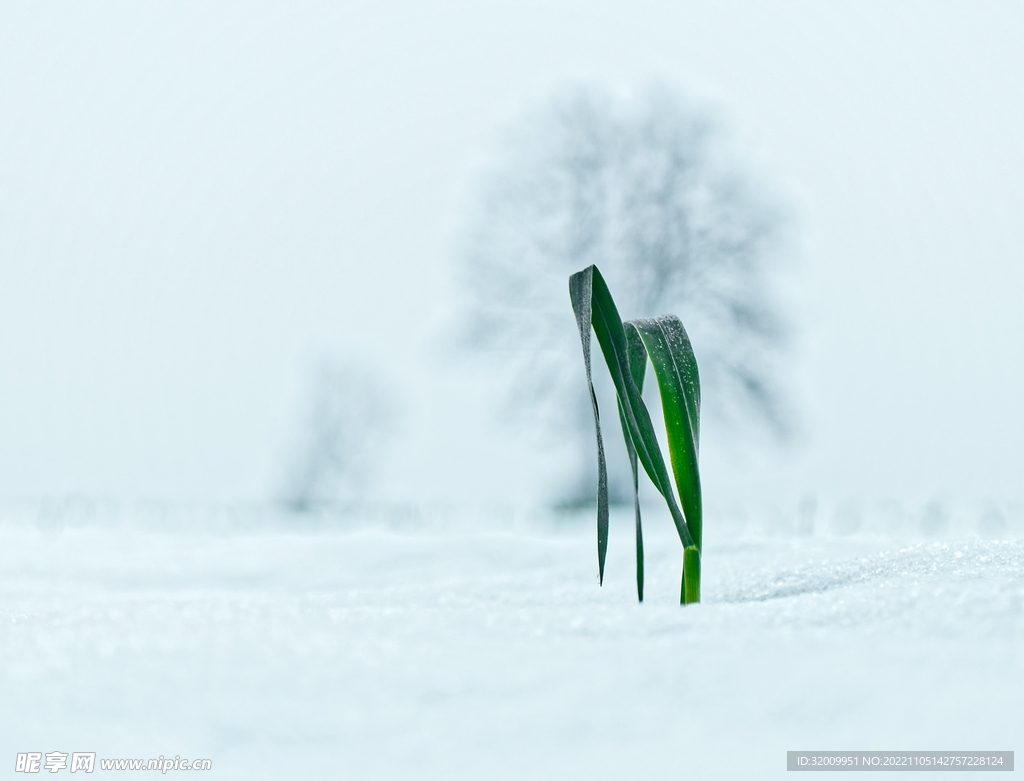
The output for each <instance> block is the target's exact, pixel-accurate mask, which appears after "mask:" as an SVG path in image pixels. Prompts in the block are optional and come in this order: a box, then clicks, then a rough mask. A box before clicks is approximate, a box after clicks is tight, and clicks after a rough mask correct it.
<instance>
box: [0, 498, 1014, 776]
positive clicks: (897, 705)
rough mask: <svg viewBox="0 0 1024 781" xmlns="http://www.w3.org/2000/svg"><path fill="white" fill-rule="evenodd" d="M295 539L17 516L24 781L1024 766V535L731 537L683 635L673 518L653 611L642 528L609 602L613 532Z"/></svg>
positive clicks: (314, 531)
mask: <svg viewBox="0 0 1024 781" xmlns="http://www.w3.org/2000/svg"><path fill="white" fill-rule="evenodd" d="M222 520H223V519H222ZM236 520H237V519H236ZM284 524H285V521H283V520H280V521H277V522H273V523H270V522H267V523H263V522H259V523H257V522H255V521H253V522H251V523H249V522H247V521H246V518H245V517H244V513H243V514H242V516H241V520H238V522H237V523H225V522H220V523H205V522H204V521H203V519H202V518H198V519H195V518H193V519H192V522H190V523H184V522H182V521H181V519H180V518H178V519H175V518H173V517H172V518H170V519H165V520H164V521H163V522H161V523H142V522H140V521H138V520H137V519H136V520H135V521H133V519H132V518H128V519H127V520H126V519H123V518H122V519H120V520H115V521H110V522H108V523H103V522H98V521H95V520H91V521H89V522H88V523H81V524H77V525H75V524H71V525H66V524H64V523H62V522H57V523H54V522H52V521H49V520H47V519H46V516H45V514H44V516H43V518H42V520H31V519H29V520H25V518H22V517H21V516H18V514H17V513H8V516H7V517H6V519H5V520H4V521H3V523H0V573H2V576H0V659H2V669H0V744H2V746H0V755H2V757H0V761H2V762H3V763H9V765H8V767H9V768H10V769H11V770H13V763H14V758H15V757H14V755H15V753H16V752H24V751H43V752H47V751H52V750H60V751H66V752H71V751H96V752H97V754H98V756H99V757H101V758H102V757H139V758H144V757H145V758H148V757H156V756H159V755H161V754H162V755H165V756H173V755H175V754H178V755H181V756H184V757H189V758H196V757H200V758H210V759H212V760H213V770H212V771H211V772H208V773H205V774H204V776H205V777H208V778H231V779H235V778H237V779H263V778H266V779H300V778H302V779H333V778H338V779H349V778H351V779H432V778H438V779H452V778H456V779H459V778H466V779H576V778H580V779H635V778H692V779H708V778H729V779H733V778H735V779H741V778H742V779H759V778H781V777H783V776H784V774H785V764H786V753H785V752H786V751H787V750H789V749H806V750H810V749H831V750H836V749H856V750H912V749H913V750H940V749H942V750H947V749H955V750H1018V751H1019V750H1020V749H1021V748H1024V746H1022V745H1021V736H1022V735H1024V710H1022V705H1024V704H1022V697H1024V650H1022V649H1024V541H1021V540H1020V539H1012V538H1013V537H1015V536H1019V535H1016V533H1015V532H1014V530H1013V529H1010V530H1008V531H1007V530H1006V529H1003V530H1002V531H1003V534H1002V536H1003V537H1007V538H1008V539H985V538H982V537H981V536H979V535H978V534H977V533H974V532H973V531H964V530H963V529H957V528H953V529H949V528H947V529H946V533H947V534H948V535H950V536H947V537H944V538H934V537H929V536H927V535H925V534H924V533H923V532H922V531H921V530H920V529H918V530H916V531H911V532H907V531H906V530H904V533H902V534H901V535H898V536H897V535H888V536H886V535H880V534H867V533H860V534H856V535H848V536H843V537H840V536H834V535H828V534H821V533H818V534H809V535H806V536H800V535H798V534H795V533H771V529H770V528H768V531H765V528H760V529H758V530H756V531H751V530H750V529H749V528H748V529H746V530H741V531H739V532H735V531H734V532H733V533H730V534H725V533H721V534H717V535H716V533H715V531H714V529H713V528H712V527H709V532H708V539H707V543H706V550H705V556H704V602H703V604H701V605H699V606H690V607H686V608H681V607H680V606H679V605H678V604H676V602H677V599H678V581H679V559H680V550H679V545H678V541H676V540H675V539H674V538H673V536H672V535H673V534H674V532H672V530H671V528H670V525H669V524H668V522H667V521H666V520H665V519H664V518H659V517H652V518H649V519H648V520H647V532H648V534H647V540H648V546H647V547H648V567H647V569H648V573H647V594H646V601H645V603H644V604H643V605H638V604H637V603H636V598H635V594H634V574H633V563H632V556H633V551H632V544H631V534H632V530H631V528H630V526H631V518H630V517H628V515H621V516H617V517H616V518H614V519H613V528H612V538H611V543H610V551H609V561H608V576H607V579H606V583H605V586H604V587H603V588H599V587H598V585H597V583H596V561H595V558H596V557H595V543H594V533H593V529H592V520H591V519H589V516H588V517H587V518H586V519H585V520H581V519H568V520H566V521H564V522H562V523H555V522H552V521H549V522H545V523H541V522H522V521H514V520H513V521H509V523H508V524H507V525H508V526H509V528H510V529H511V531H504V532H503V531H498V530H496V529H495V527H494V526H493V525H481V526H480V527H479V529H477V530H474V528H473V527H472V526H471V525H467V524H465V523H464V524H461V525H458V524H455V525H452V526H450V527H443V526H437V525H431V524H429V523H427V524H417V523H415V522H410V523H408V524H405V525H404V526H403V525H401V524H399V525H398V526H397V527H395V525H394V524H392V525H391V527H388V526H387V525H384V526H381V525H380V524H377V525H376V526H374V525H373V524H370V523H368V522H367V523H364V524H362V525H361V526H359V527H358V528H354V529H348V530H344V529H338V528H336V527H332V526H331V525H330V524H321V525H319V526H316V525H312V526H308V527H300V528H297V529H296V528H291V529H289V528H287V527H286V526H285V525H284ZM171 529H174V530H175V531H170V530H171ZM96 772H97V774H99V775H107V774H109V771H108V773H104V772H102V771H100V770H99V769H98V768H97V770H96ZM10 775H11V777H20V774H17V775H16V774H14V773H13V772H11V773H10ZM171 775H174V773H171Z"/></svg>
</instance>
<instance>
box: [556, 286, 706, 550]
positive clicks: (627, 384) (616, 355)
mask: <svg viewBox="0 0 1024 781" xmlns="http://www.w3.org/2000/svg"><path fill="white" fill-rule="evenodd" d="M588 291H589V293H590V295H589V297H588V296H587V295H586V293H587V292H588ZM569 295H570V298H571V299H572V304H573V310H574V311H575V313H576V324H577V326H578V327H579V329H580V338H581V340H582V341H583V345H584V356H585V360H586V362H587V376H588V379H589V378H590V376H591V373H590V360H589V356H590V338H589V330H588V329H587V328H586V325H585V324H586V321H587V318H586V315H590V324H591V325H592V326H593V328H594V333H595V334H596V335H597V341H598V344H600V345H601V352H602V353H603V354H604V358H605V363H606V364H607V365H608V371H609V373H610V374H611V376H612V382H613V383H614V384H615V392H616V395H617V396H618V402H619V408H620V410H621V413H622V418H621V420H622V421H623V422H625V424H626V426H625V428H626V430H627V431H628V432H629V438H630V439H631V440H632V444H633V447H634V448H635V450H636V455H637V458H638V459H639V460H640V463H641V464H643V467H644V471H646V472H647V475H648V477H650V478H651V482H653V483H654V486H655V487H656V488H657V489H658V491H659V492H660V493H661V495H662V496H663V497H664V498H665V502H666V503H667V504H668V508H669V511H670V512H671V514H672V520H673V522H674V523H675V525H676V531H677V532H678V533H679V538H680V539H681V540H682V542H683V547H684V548H685V547H689V546H692V545H694V541H693V538H692V536H691V534H690V531H689V529H688V528H687V525H686V521H685V520H684V518H683V514H682V512H681V511H680V509H679V505H678V504H677V503H676V500H675V494H674V493H673V491H672V484H671V482H670V478H669V474H668V468H667V467H666V465H665V459H664V457H663V456H662V454H661V448H660V447H659V446H658V438H657V436H656V435H655V433H654V425H653V424H652V422H651V415H650V413H649V412H648V411H647V406H646V405H645V404H644V402H643V399H642V398H641V397H640V391H639V389H638V388H637V386H636V383H635V382H634V381H633V376H632V372H631V369H630V359H629V351H628V347H627V341H626V331H625V329H624V328H623V325H622V319H621V318H620V317H619V312H618V309H617V308H616V307H615V301H614V300H613V299H612V295H611V292H610V291H609V290H608V285H607V284H606V283H605V281H604V278H603V277H602V276H601V272H600V271H598V270H597V267H595V266H588V267H587V268H585V269H584V270H583V271H580V272H577V273H576V274H573V275H572V276H571V277H570V278H569ZM588 302H589V306H587V303H588ZM584 334H586V335H584ZM593 387H594V386H593V382H592V381H591V383H590V388H591V398H592V400H594V410H595V413H596V410H597V402H596V398H595V397H594V395H593ZM595 418H596V414H595ZM599 441H600V440H599ZM602 447H603V446H602ZM599 457H600V458H602V459H603V449H600V452H599ZM602 463H603V462H602ZM599 479H600V475H599ZM604 501H605V503H607V475H605V495H604ZM600 505H601V495H600V484H599V495H598V523H599V524H600V521H601V517H600V512H601V506H600ZM605 511H606V512H607V504H606V506H605ZM605 522H606V523H607V518H606V519H605Z"/></svg>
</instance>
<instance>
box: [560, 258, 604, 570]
mask: <svg viewBox="0 0 1024 781" xmlns="http://www.w3.org/2000/svg"><path fill="white" fill-rule="evenodd" d="M593 268H594V267H593V266H591V267H590V268H589V269H587V270H586V271H581V272H580V273H578V274H573V275H572V276H571V277H569V298H570V300H571V301H572V311H573V312H574V313H575V314H576V326H577V328H579V332H580V341H581V342H582V343H583V363H584V365H585V367H586V370H587V385H588V386H589V388H590V404H591V406H592V407H593V410H594V426H595V427H596V429H597V572H598V582H599V583H600V584H602V585H604V559H605V554H606V553H607V552H608V466H607V464H606V462H605V457H604V439H603V438H602V436H601V412H600V410H599V409H598V407H597V394H595V393H594V380H593V375H592V373H591V369H590V321H591V308H592V307H591V299H592V295H593V294H592V290H593V274H592V273H589V272H591V270H592V269H593Z"/></svg>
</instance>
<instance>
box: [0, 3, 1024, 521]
mask: <svg viewBox="0 0 1024 781" xmlns="http://www.w3.org/2000/svg"><path fill="white" fill-rule="evenodd" d="M1022 33H1024V9H1022V7H1021V6H1020V5H1019V4H1013V3H1009V2H1006V3H970V4H967V3H960V4H953V3H932V2H930V3H924V2H920V3H901V4H899V5H898V6H894V5H892V4H889V3H880V2H876V3H858V4H852V3H851V4H845V5H839V4H830V5H828V6H827V7H826V6H822V5H821V4H816V3H809V2H807V3H799V2H794V3H786V4H770V5H766V4H753V3H749V4H748V3H715V4H710V3H708V4H690V3H685V4H659V3H644V2H634V3H630V4H629V5H628V7H627V5H626V4H621V3H620V4H617V3H594V2H591V3H542V4H541V3H537V4H530V3H516V4H506V5H503V6H488V7H486V8H485V7H482V6H476V5H472V4H463V3H441V2H438V3H430V4H418V3H407V4H402V3H386V4H385V3H372V4H371V3H365V4H360V3H344V4H336V5H330V4H323V5H320V4H306V3H290V4H287V6H285V5H257V4H245V5H241V4H239V5H234V6H231V5H228V4H218V5H216V6H211V5H209V4H201V3H176V4H173V5H147V6H139V5H136V4H129V3H122V4H115V3H109V4H104V5H103V6H102V7H84V6H81V5H75V4H70V3H68V4H57V5H45V6H44V5H38V4H28V3H24V4H22V3H8V4H4V5H3V7H2V8H0V498H40V497H53V496H66V495H69V494H75V495H84V496H89V497H100V498H110V499H114V500H124V501H132V500H138V499H155V500H183V501H198V502H205V501H217V502H249V501H255V502H261V501H266V500H279V499H282V498H284V499H290V498H291V499H294V496H295V494H296V493H301V491H299V490H298V489H296V488H295V486H296V485H297V484H298V483H301V478H300V477H296V469H299V472H301V468H299V467H297V466H296V464H297V463H300V462H301V459H302V456H301V455H296V448H299V450H301V448H302V447H303V445H301V442H303V441H306V440H304V437H307V438H308V436H309V434H308V432H307V430H306V429H307V428H308V427H309V426H310V425H311V424H310V422H309V421H311V420H316V419H318V418H317V416H318V415H321V416H322V417H321V418H320V419H328V418H330V415H331V414H333V413H331V412H330V411H329V410H328V411H324V409H326V408H322V405H321V407H318V406H317V404H318V403H319V402H317V398H320V397H322V393H321V396H318V395H317V394H318V393H320V391H317V390H316V388H317V387H322V386H317V383H318V382H320V383H322V382H328V383H329V382H332V380H323V379H319V380H318V379H317V378H318V377H319V378H323V377H332V376H333V377H342V378H344V377H351V376H362V377H367V376H371V377H376V378H377V379H376V382H377V383H379V387H380V388H381V389H382V390H381V393H380V394H373V395H374V398H378V397H379V399H380V400H381V401H382V403H384V401H385V400H388V399H390V400H391V401H393V410H394V414H392V413H391V412H383V413H381V412H379V410H378V411H377V412H375V413H374V414H380V415H382V416H383V417H384V418H386V419H388V420H390V421H392V423H393V425H392V427H391V429H392V430H390V432H389V434H388V437H389V439H388V442H387V446H386V449H384V450H382V451H380V455H379V458H380V460H381V468H380V470H379V471H378V472H377V473H376V474H375V475H374V478H373V481H372V485H371V484H370V483H365V484H364V487H365V489H366V495H367V496H370V497H373V498H377V499H380V500H383V501H393V502H421V501H424V502H496V503H502V502H513V503H517V502H518V503H521V502H524V501H535V500H537V499H538V497H539V496H540V493H539V492H540V484H539V480H538V476H539V475H544V474H547V473H548V472H549V471H550V470H551V469H557V468H558V463H557V459H556V455H555V454H552V453H551V452H546V451H543V450H540V451H538V449H537V447H536V443H535V442H531V441H530V440H529V439H528V438H517V437H514V436H513V435H512V433H511V432H510V431H509V429H508V427H507V426H503V425H502V423H501V421H500V420H499V418H500V415H498V414H496V409H495V407H496V405H497V400H496V399H495V398H494V397H493V394H492V393H491V391H492V389H493V382H491V381H490V380H491V379H492V378H490V377H489V376H488V374H487V372H485V371H482V370H474V367H473V361H469V362H466V361H464V360H463V361H461V362H460V361H459V360H457V359H456V358H455V357H453V355H452V352H453V348H452V347H451V339H450V337H451V332H452V329H453V327H454V326H453V323H455V322H457V312H458V311H459V308H460V306H461V305H462V304H463V303H464V301H463V299H462V297H463V296H465V290H464V288H462V287H460V282H459V276H458V272H457V265H458V263H457V258H458V253H459V247H460V246H462V242H464V240H465V237H466V235H467V232H468V231H470V230H471V224H470V223H471V217H470V215H471V214H472V211H473V208H474V203H475V198H477V196H478V194H479V191H480V190H479V187H480V182H481V180H482V177H485V172H486V171H488V170H489V169H490V168H491V167H492V166H494V165H495V164H497V163H500V162H501V161H500V159H498V158H499V157H500V154H501V145H500V143H499V139H500V137H501V134H502V133H503V132H505V129H507V128H509V127H514V126H515V124H516V122H518V121H520V119H521V117H523V116H524V114H525V113H527V112H529V111H530V110H532V109H533V108H535V107H536V106H537V105H539V104H541V103H542V102H543V101H544V100H546V99H548V98H549V97H550V95H552V94H554V93H555V92H556V91H557V90H559V89H563V88H565V87H566V85H572V84H579V83H583V84H591V85H598V86H604V87H607V88H609V89H611V90H619V91H621V92H624V93H627V94H628V93H630V92H631V91H635V90H639V89H642V88H644V87H645V85H647V84H649V83H651V82H658V83H661V84H665V85H668V86H669V87H670V88H671V89H674V90H677V91H678V92H679V94H681V95H682V96H683V97H684V98H686V99H687V100H690V101H692V102H693V104H694V105H698V106H701V107H702V109H701V110H702V111H706V112H707V114H708V116H711V117H713V118H714V119H715V121H716V122H718V123H719V124H720V126H721V127H722V128H723V132H725V133H726V135H727V140H728V146H729V149H730V150H732V152H733V153H735V155H736V156H737V159H738V160H740V161H741V162H742V165H743V169H744V170H746V171H749V173H750V175H751V176H752V177H754V178H755V179H756V180H758V181H762V182H764V183H765V184H766V186H768V187H770V190H771V192H773V193H774V194H776V195H777V196H778V199H779V203H780V206H781V207H782V208H784V210H785V212H786V214H787V215H788V220H789V223H788V229H787V230H788V235H789V237H790V245H789V251H788V256H787V261H786V264H785V266H786V268H785V274H784V275H783V278H781V280H780V281H781V284H782V287H783V288H784V290H783V295H782V298H780V301H783V302H784V304H785V311H784V314H785V315H786V317H787V319H788V321H789V323H790V325H791V328H792V345H791V352H790V360H789V363H788V364H787V367H788V368H787V372H788V374H789V376H787V377H786V378H783V379H785V381H786V382H787V383H788V384H789V386H790V387H791V395H790V401H791V403H792V405H793V407H794V409H795V410H796V412H797V415H796V427H795V433H794V436H793V438H792V441H791V442H790V443H789V444H788V445H786V446H784V447H782V448H780V447H778V446H776V445H773V444H771V443H769V442H764V441H761V440H760V439H758V438H757V437H753V436H752V437H751V440H752V441H751V443H746V442H745V437H744V436H743V435H742V432H740V433H739V434H736V433H732V434H726V433H723V434H722V436H720V437H716V436H715V435H714V433H713V430H712V429H706V430H705V432H704V437H703V438H702V445H703V447H702V468H703V475H704V481H705V496H706V498H707V501H708V505H709V508H713V507H714V506H715V505H716V502H719V503H720V502H723V501H725V500H726V498H727V499H728V501H730V502H740V503H743V502H759V501H763V500H767V499H771V500H776V499H777V500H780V501H796V500H798V499H799V498H800V497H807V496H821V497H827V498H831V499H834V500H837V501H841V500H844V499H845V498H847V497H855V498H859V499H865V500H866V499H886V498H895V499H900V500H907V501H913V502H926V501H931V500H933V499H939V500H961V499H962V500H968V501H980V502H985V501H1019V500H1021V499H1022V498H1024V496H1022V491H1021V487H1020V482H1019V475H1020V474H1022V472H1024V453H1022V450H1021V448H1020V446H1019V443H1020V442H1021V441H1022V439H1024V411H1022V408H1021V405H1020V399H1021V398H1024V369H1022V365H1024V360H1022V359H1024V347H1022V344H1021V340H1020V338H1019V335H1020V334H1021V332H1022V330H1024V328H1022V326H1024V308H1022V307H1021V305H1020V304H1021V298H1022V296H1021V291H1022V283H1024V265H1022V263H1021V259H1022V257H1024V223H1022V221H1021V213H1022V210H1024V146H1022V144H1021V142H1020V140H1021V138H1022V137H1024V136H1022V131H1024V82H1022V80H1021V79H1020V74H1021V73H1022V72H1024V49H1022V48H1021V46H1020V40H1021V35H1022ZM563 289H564V283H563ZM613 292H615V288H614V287H613ZM564 308H565V314H566V323H567V324H568V325H569V326H570V327H571V326H572V321H571V318H570V310H569V300H568V295H567V293H566V294H564ZM624 314H625V315H626V316H631V315H630V314H629V313H624ZM684 320H685V317H684ZM697 347H698V355H699V349H700V348H699V345H698V346H697ZM576 359H577V360H578V356H576ZM325 367H328V368H325ZM330 367H335V368H334V369H331V368H330ZM339 367H340V368H339ZM347 367H358V368H357V369H350V368H347ZM575 368H576V369H578V372H579V378H578V379H579V383H580V384H581V386H582V384H583V383H584V378H583V371H582V366H581V365H577V366H576V367H575ZM353 371H354V372H356V374H355V375H353V374H352V372H353ZM332 372H333V374H332ZM346 372H347V373H346ZM360 372H361V373H362V374H360ZM339 382H341V383H342V384H344V383H345V382H349V380H344V379H343V380H339ZM368 382H372V381H369V380H368ZM363 385H364V386H365V383H363ZM388 403H390V402H388ZM388 409H392V407H389V408H388ZM317 410H320V412H318V411H317ZM323 416H326V417H323ZM314 428H315V426H314ZM614 436H617V434H616V435H614ZM611 437H612V435H609V439H611ZM297 443H299V444H297ZM610 447H611V445H610ZM307 477H308V475H307ZM309 480H311V481H313V482H311V483H310V485H312V484H313V483H315V478H309ZM296 481H298V483H297V482H296ZM310 490H311V491H313V489H310ZM317 490H318V489H317ZM313 493H315V491H313Z"/></svg>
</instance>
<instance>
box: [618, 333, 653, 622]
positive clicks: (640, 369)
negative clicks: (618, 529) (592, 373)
mask: <svg viewBox="0 0 1024 781" xmlns="http://www.w3.org/2000/svg"><path fill="white" fill-rule="evenodd" d="M626 352H627V353H628V354H629V374H630V376H631V377H632V378H633V382H634V383H636V389H637V390H638V391H640V393H641V394H642V393H643V390H644V373H645V372H646V370H647V352H646V351H645V350H644V345H643V342H642V341H640V336H639V334H637V332H636V329H633V328H627V329H626ZM619 423H620V424H621V426H622V437H623V439H625V441H626V452H627V453H628V454H629V467H630V469H631V470H632V472H633V513H634V515H635V517H636V596H637V599H638V600H639V601H641V602H643V601H644V533H643V526H642V524H641V522H640V485H639V474H638V472H637V463H636V448H635V447H633V440H632V439H631V438H630V436H629V426H628V425H627V424H626V418H625V415H624V413H623V412H622V405H621V404H620V405H619Z"/></svg>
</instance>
